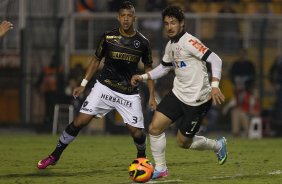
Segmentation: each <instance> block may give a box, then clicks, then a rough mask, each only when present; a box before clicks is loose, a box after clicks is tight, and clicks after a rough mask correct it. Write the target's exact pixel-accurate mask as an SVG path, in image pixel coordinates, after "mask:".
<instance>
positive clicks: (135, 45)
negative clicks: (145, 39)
mask: <svg viewBox="0 0 282 184" xmlns="http://www.w3.org/2000/svg"><path fill="white" fill-rule="evenodd" d="M133 44H134V47H135V48H136V49H137V48H139V47H140V41H138V40H134V42H133Z"/></svg>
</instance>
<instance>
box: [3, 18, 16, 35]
mask: <svg viewBox="0 0 282 184" xmlns="http://www.w3.org/2000/svg"><path fill="white" fill-rule="evenodd" d="M11 29H13V24H12V23H11V22H9V21H6V20H4V21H3V22H1V24H0V37H2V36H4V35H5V34H6V32H7V31H9V30H11Z"/></svg>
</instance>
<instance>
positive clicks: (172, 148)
mask: <svg viewBox="0 0 282 184" xmlns="http://www.w3.org/2000/svg"><path fill="white" fill-rule="evenodd" d="M57 140H58V137H56V136H49V135H17V134H12V135H11V134H9V135H8V134H4V135H3V134H2V135H0V154H1V164H0V184H10V183H13V184H37V183H38V184H45V183H46V184H47V183H48V184H50V183H52V184H59V183H62V184H63V183H64V184H71V183H75V184H80V183H83V184H85V183H86V184H88V183H95V184H100V183H101V184H105V183H110V184H129V183H132V182H131V180H130V179H129V176H128V172H127V169H128V166H129V164H130V162H131V161H132V160H133V159H134V158H135V155H136V151H135V147H134V145H133V142H132V139H131V137H130V136H84V135H80V136H79V137H78V138H77V139H76V140H75V141H74V142H73V143H72V144H71V145H70V146H69V147H68V148H67V149H66V150H65V152H64V154H63V155H62V157H61V159H60V161H59V162H58V163H57V165H56V166H53V167H52V166H50V167H48V168H47V169H46V170H38V169H37V168H36V164H37V162H38V160H40V159H42V158H43V157H45V156H47V155H48V154H49V153H50V152H51V151H53V149H54V146H55V145H56V143H57ZM227 141H228V145H227V146H228V152H229V158H228V160H227V162H226V163H225V164H224V165H222V166H220V165H218V163H217V158H216V156H215V154H214V153H213V152H212V151H202V152H199V151H192V150H184V149H180V148H178V147H177V145H176V143H175V138H174V137H168V140H167V143H168V144H167V164H168V167H169V174H170V175H169V177H167V178H164V179H161V180H155V181H151V182H149V183H172V184H175V183H187V184H188V183H189V184H191V183H193V184H197V183H199V184H205V183H208V184H213V183H214V184H221V183H222V184H225V183H228V184H237V183H238V184H239V183H240V184H242V183H243V184H249V183H250V184H253V183H256V184H260V183H261V184H268V183H269V184H281V183H282V156H281V155H282V140H281V139H262V140H248V139H238V138H232V137H227ZM148 146H149V145H148ZM147 155H148V158H149V159H150V160H151V161H153V159H152V156H151V154H150V149H148V151H147Z"/></svg>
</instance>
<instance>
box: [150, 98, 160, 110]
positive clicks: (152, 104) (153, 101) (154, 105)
mask: <svg viewBox="0 0 282 184" xmlns="http://www.w3.org/2000/svg"><path fill="white" fill-rule="evenodd" d="M157 105H158V103H157V101H156V98H155V97H154V96H150V98H149V107H150V109H151V110H152V111H154V110H156V108H157Z"/></svg>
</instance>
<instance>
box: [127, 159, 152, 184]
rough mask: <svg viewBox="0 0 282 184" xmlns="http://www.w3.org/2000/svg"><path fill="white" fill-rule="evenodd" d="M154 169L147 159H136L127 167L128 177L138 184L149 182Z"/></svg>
mask: <svg viewBox="0 0 282 184" xmlns="http://www.w3.org/2000/svg"><path fill="white" fill-rule="evenodd" d="M153 172H154V167H153V165H152V163H151V162H150V161H149V160H148V159H147V158H136V159H134V160H133V162H132V163H131V164H130V165H129V168H128V173H129V177H130V178H131V179H132V180H133V181H134V182H138V183H145V182H147V181H149V180H150V179H151V177H152V175H153Z"/></svg>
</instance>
